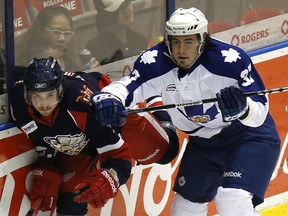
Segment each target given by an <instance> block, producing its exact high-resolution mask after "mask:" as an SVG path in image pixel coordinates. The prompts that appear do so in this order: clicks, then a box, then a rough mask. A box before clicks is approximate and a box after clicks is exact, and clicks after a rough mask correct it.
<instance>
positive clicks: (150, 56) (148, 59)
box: [140, 50, 158, 64]
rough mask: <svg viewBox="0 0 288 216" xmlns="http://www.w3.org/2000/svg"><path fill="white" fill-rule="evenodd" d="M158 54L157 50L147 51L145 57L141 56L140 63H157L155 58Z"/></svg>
mask: <svg viewBox="0 0 288 216" xmlns="http://www.w3.org/2000/svg"><path fill="white" fill-rule="evenodd" d="M157 54H158V51H157V50H152V51H147V52H145V53H143V55H142V56H141V60H140V62H141V63H144V64H151V63H155V62H156V59H155V57H156V56H157Z"/></svg>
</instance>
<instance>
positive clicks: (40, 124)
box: [11, 72, 131, 183]
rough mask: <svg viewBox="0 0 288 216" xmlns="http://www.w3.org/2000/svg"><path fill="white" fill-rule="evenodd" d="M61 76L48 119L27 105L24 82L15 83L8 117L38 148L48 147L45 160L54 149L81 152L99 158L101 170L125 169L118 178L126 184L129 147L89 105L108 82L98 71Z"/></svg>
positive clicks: (74, 153) (66, 73) (70, 153)
mask: <svg viewBox="0 0 288 216" xmlns="http://www.w3.org/2000/svg"><path fill="white" fill-rule="evenodd" d="M64 77H65V78H64V82H63V86H64V95H63V98H62V100H61V101H60V102H59V104H58V106H57V108H56V109H55V110H54V112H53V114H52V115H51V116H49V119H48V118H46V117H42V116H41V115H40V114H39V113H38V112H37V111H36V110H35V109H34V108H33V107H32V106H29V105H27V104H26V102H25V99H24V85H23V82H21V81H20V82H18V83H16V85H15V86H14V88H13V90H12V93H11V115H12V118H13V119H14V120H15V123H16V125H17V127H18V128H20V129H21V130H22V131H23V132H24V133H25V134H26V135H27V136H28V138H29V139H31V140H32V141H33V143H35V145H36V146H37V147H38V148H39V146H41V147H44V148H47V152H48V154H49V152H50V153H51V154H50V155H48V157H53V156H54V155H55V151H53V150H57V152H60V153H64V154H67V155H71V156H73V155H78V154H79V153H80V152H81V153H85V154H87V155H90V156H95V157H98V156H99V155H101V157H100V158H101V159H103V161H101V162H102V167H103V168H113V169H115V170H116V171H119V170H120V169H121V170H123V168H124V169H125V170H126V172H125V176H124V177H123V178H122V179H121V176H119V180H120V182H122V183H123V182H126V180H127V179H128V177H129V175H130V172H129V171H130V169H131V162H130V157H131V155H130V151H129V147H128V146H127V144H126V143H125V142H124V140H123V139H122V138H121V135H120V134H119V132H117V131H115V130H113V129H112V128H110V127H102V126H100V125H99V123H98V122H97V121H96V120H95V118H94V112H93V108H92V106H91V103H90V96H91V95H92V94H93V93H94V92H97V91H100V89H101V88H102V87H103V86H105V85H107V84H108V83H109V79H108V78H107V77H105V76H104V75H102V74H100V73H97V72H92V73H82V72H79V73H70V72H65V74H64ZM51 148H52V149H51ZM49 150H50V151H49ZM46 157H47V155H46ZM104 164H105V165H104ZM105 166H106V167H105ZM120 167H121V168H120ZM118 168H119V169H118ZM117 173H119V172H117Z"/></svg>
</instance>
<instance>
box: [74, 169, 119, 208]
mask: <svg viewBox="0 0 288 216" xmlns="http://www.w3.org/2000/svg"><path fill="white" fill-rule="evenodd" d="M117 192H118V183H117V181H116V180H115V178H114V177H113V176H112V175H111V173H110V172H109V171H107V170H105V169H98V170H96V171H95V172H94V173H93V174H92V175H90V176H89V177H88V178H86V179H84V180H83V181H82V182H81V183H80V184H78V185H77V186H76V187H75V189H74V194H76V196H75V197H74V199H73V200H74V202H77V203H82V202H87V203H89V204H90V205H92V206H93V207H94V208H101V207H103V206H104V205H105V204H106V203H107V202H108V200H109V199H110V198H114V197H116V195H117Z"/></svg>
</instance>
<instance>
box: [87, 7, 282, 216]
mask: <svg viewBox="0 0 288 216" xmlns="http://www.w3.org/2000/svg"><path fill="white" fill-rule="evenodd" d="M207 25H208V21H207V19H206V18H205V16H204V14H203V13H202V12H201V11H200V10H198V9H196V8H190V9H182V8H179V9H177V10H176V11H175V12H174V13H173V14H172V15H171V17H170V19H169V20H168V21H167V23H166V38H165V41H164V42H161V43H159V44H157V45H156V46H154V47H152V48H150V49H149V50H147V51H146V52H144V53H142V54H141V55H140V56H139V57H138V59H137V60H136V61H135V64H134V68H133V70H132V72H131V74H130V75H129V76H127V77H124V78H123V79H121V80H119V81H115V82H113V83H112V84H110V85H109V86H107V87H105V88H104V89H103V90H102V92H101V93H98V94H95V95H94V97H93V98H92V103H93V104H94V108H95V111H96V119H98V121H100V122H101V123H102V124H103V125H111V126H117V125H121V124H124V123H125V116H126V115H127V112H126V109H129V108H131V107H133V106H134V105H135V104H136V103H137V102H139V101H143V100H145V99H147V98H150V97H152V96H155V95H161V96H162V99H163V102H164V104H178V103H182V102H187V101H198V100H201V99H206V98H213V97H215V96H216V97H217V98H218V101H217V102H215V103H205V104H201V105H196V106H190V107H179V108H171V109H168V110H167V111H168V113H169V114H170V116H171V118H172V121H173V123H174V125H175V126H176V127H177V128H178V129H179V130H181V131H183V132H184V133H186V134H187V135H189V143H188V144H187V147H186V150H185V153H184V155H183V158H182V162H181V165H180V168H179V171H178V174H177V177H176V179H175V183H174V187H173V190H174V191H175V192H176V194H175V197H174V200H173V204H172V207H171V215H172V216H187V215H189V216H206V215H207V211H208V203H209V202H211V201H212V200H214V199H215V202H216V208H217V211H218V213H219V214H220V215H221V216H257V215H260V214H259V213H258V212H257V211H256V210H255V206H257V205H259V204H260V203H262V202H263V200H264V194H265V191H266V190H267V187H268V184H269V181H270V177H271V175H272V172H273V169H274V167H275V164H276V161H277V158H278V155H279V148H280V139H279V136H278V133H277V130H276V126H275V123H274V121H273V119H272V117H271V115H270V114H269V112H268V108H269V105H268V104H269V102H268V97H267V96H266V95H262V96H253V97H245V96H244V95H243V93H245V92H251V91H258V90H263V89H265V86H264V84H263V82H262V80H261V77H260V76H259V74H258V72H257V71H256V69H255V67H254V65H253V63H252V61H251V59H250V58H249V56H248V55H247V54H246V53H245V52H244V51H243V50H242V49H240V48H238V47H235V46H232V45H229V44H227V43H224V42H222V41H219V40H217V39H215V38H211V37H210V35H209V34H208V32H207ZM135 40H137V38H135Z"/></svg>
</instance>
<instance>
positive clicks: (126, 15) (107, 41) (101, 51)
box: [87, 0, 148, 65]
mask: <svg viewBox="0 0 288 216" xmlns="http://www.w3.org/2000/svg"><path fill="white" fill-rule="evenodd" d="M95 4H96V8H97V11H98V15H97V20H96V23H97V28H98V32H99V33H98V35H97V36H96V37H94V38H92V39H91V40H90V41H88V43H87V49H88V50H90V51H91V52H92V55H93V56H95V57H96V59H97V60H98V61H99V62H100V64H101V65H104V64H107V63H110V62H114V61H118V60H121V59H124V58H127V57H131V56H134V55H138V54H140V52H141V51H143V50H145V49H147V44H148V41H147V38H145V37H144V36H143V35H141V34H140V33H138V32H136V31H134V30H132V29H131V24H132V23H133V21H134V9H133V6H132V3H131V0H95Z"/></svg>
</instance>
